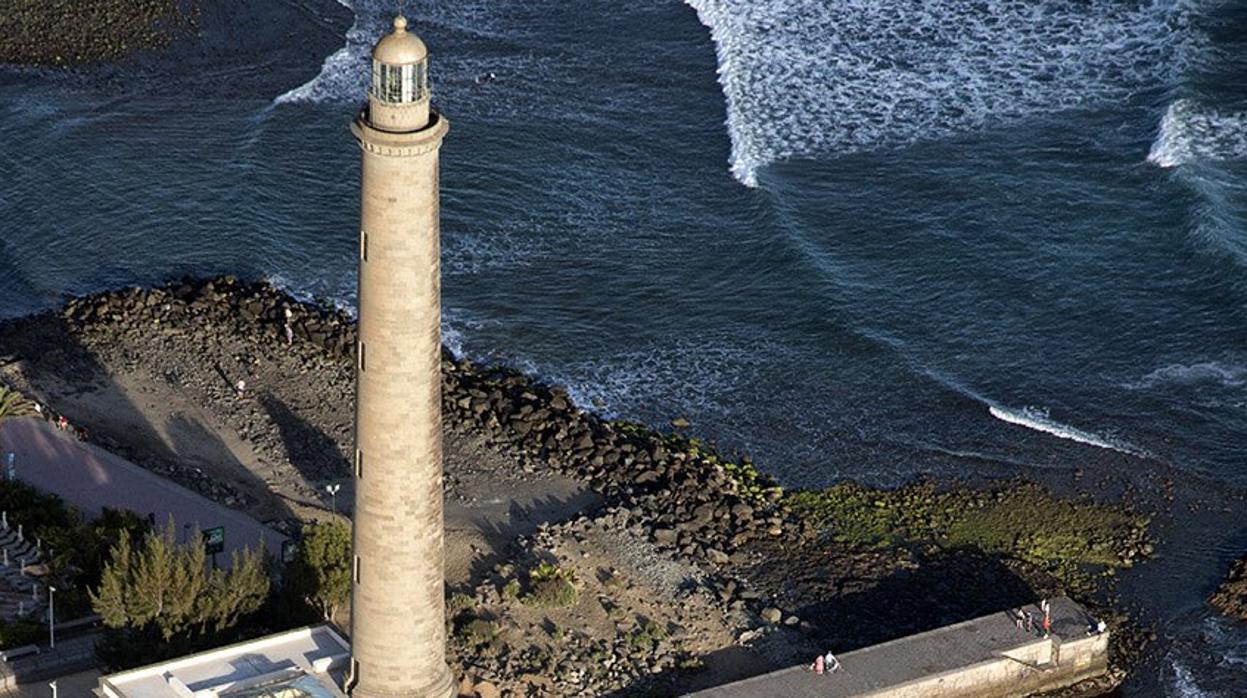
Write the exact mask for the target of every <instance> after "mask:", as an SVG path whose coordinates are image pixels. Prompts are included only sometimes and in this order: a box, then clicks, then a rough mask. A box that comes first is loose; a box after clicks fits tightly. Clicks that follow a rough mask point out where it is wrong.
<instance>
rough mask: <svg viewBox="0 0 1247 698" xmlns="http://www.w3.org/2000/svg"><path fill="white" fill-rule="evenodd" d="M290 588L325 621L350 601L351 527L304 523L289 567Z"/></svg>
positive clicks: (330, 618) (337, 523) (336, 522)
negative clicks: (297, 549) (299, 540)
mask: <svg viewBox="0 0 1247 698" xmlns="http://www.w3.org/2000/svg"><path fill="white" fill-rule="evenodd" d="M289 577H290V585H291V588H292V589H293V590H295V592H296V593H298V594H299V595H301V596H302V598H303V600H304V601H306V602H307V603H308V604H309V605H311V606H312V607H314V608H315V609H316V610H318V611H319V612H320V614H321V617H322V618H324V619H325V620H327V621H335V620H336V618H337V615H338V612H339V611H341V610H342V607H343V606H345V605H346V604H347V602H348V601H349V600H350V598H351V528H350V526H348V525H347V524H345V523H343V522H341V521H329V522H326V523H314V524H308V525H307V526H304V527H303V540H302V541H301V542H300V544H299V552H298V555H297V556H296V557H295V559H294V561H293V563H292V564H291V567H290V575H289Z"/></svg>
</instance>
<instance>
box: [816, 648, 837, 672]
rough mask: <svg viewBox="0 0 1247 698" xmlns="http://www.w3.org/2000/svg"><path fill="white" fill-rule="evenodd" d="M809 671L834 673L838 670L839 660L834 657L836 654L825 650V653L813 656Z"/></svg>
mask: <svg viewBox="0 0 1247 698" xmlns="http://www.w3.org/2000/svg"><path fill="white" fill-rule="evenodd" d="M810 671H812V672H814V673H815V674H819V675H822V674H834V673H836V672H837V671H840V660H839V659H836V655H834V654H832V653H831V650H827V654H820V655H818V656H817V657H815V658H814V663H813V664H811V665H810Z"/></svg>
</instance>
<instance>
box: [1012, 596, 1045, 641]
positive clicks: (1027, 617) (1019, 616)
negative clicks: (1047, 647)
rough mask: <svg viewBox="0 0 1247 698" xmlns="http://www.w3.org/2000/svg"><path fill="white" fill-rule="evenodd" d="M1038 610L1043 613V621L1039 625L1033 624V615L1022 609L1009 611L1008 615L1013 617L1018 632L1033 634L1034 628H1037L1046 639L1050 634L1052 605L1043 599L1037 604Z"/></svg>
mask: <svg viewBox="0 0 1247 698" xmlns="http://www.w3.org/2000/svg"><path fill="white" fill-rule="evenodd" d="M1039 610H1040V612H1041V613H1043V620H1041V621H1040V622H1039V623H1036V622H1035V614H1034V613H1032V612H1030V611H1028V610H1026V609H1024V608H1019V609H1017V610H1014V611H1010V615H1012V616H1013V622H1014V623H1015V624H1016V625H1017V628H1018V630H1024V631H1026V632H1028V633H1033V632H1035V628H1036V626H1039V627H1040V628H1042V630H1043V636H1044V637H1048V636H1049V635H1051V634H1052V605H1051V604H1049V603H1048V600H1047V599H1044V600H1042V601H1040V602H1039Z"/></svg>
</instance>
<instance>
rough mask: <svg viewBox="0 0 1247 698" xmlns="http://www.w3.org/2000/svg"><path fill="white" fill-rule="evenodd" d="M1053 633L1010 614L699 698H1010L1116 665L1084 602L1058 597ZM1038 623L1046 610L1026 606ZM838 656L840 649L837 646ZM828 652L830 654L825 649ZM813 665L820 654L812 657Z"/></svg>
mask: <svg viewBox="0 0 1247 698" xmlns="http://www.w3.org/2000/svg"><path fill="white" fill-rule="evenodd" d="M1050 604H1051V613H1052V634H1051V635H1050V636H1049V637H1044V636H1043V631H1042V629H1040V628H1039V627H1036V629H1035V630H1034V631H1031V632H1027V631H1026V630H1025V629H1022V630H1019V629H1018V628H1017V625H1016V624H1015V622H1014V620H1013V618H1012V616H1011V615H1010V612H1009V611H1007V610H1002V611H1000V612H999V613H994V614H992V615H988V616H983V617H981V618H975V619H974V620H969V621H965V622H963V623H957V624H956V625H949V626H946V627H943V628H937V629H935V630H931V631H928V632H925V633H920V634H918V635H911V636H909V637H904V638H901V639H899V640H893V641H891V642H885V643H883V644H880V645H874V646H873V647H866V648H864V649H860V650H856V651H854V652H848V653H846V654H844V655H843V656H838V659H839V660H840V665H841V668H840V670H839V671H837V672H835V673H832V674H824V675H821V676H820V675H817V674H815V673H814V672H813V671H811V670H810V669H809V667H808V666H799V667H792V668H789V669H782V670H780V671H776V672H772V673H770V674H763V675H761V676H755V677H753V678H750V679H746V680H744V681H738V682H736V683H732V684H728V685H726V686H719V687H716V688H711V689H707V690H704V691H699V692H697V693H693V694H691V696H692V697H695V698H736V697H737V696H740V697H741V698H744V697H745V696H764V695H765V696H787V697H789V698H799V697H801V696H818V697H819V698H849V697H850V696H871V697H872V698H885V697H886V698H919V697H920V696H921V697H923V698H951V697H954V696H956V697H958V698H988V697H989V696H990V697H992V698H1004V697H1008V696H1018V697H1020V696H1026V695H1030V694H1033V693H1038V692H1042V691H1049V690H1053V689H1057V688H1062V687H1065V686H1071V685H1073V684H1076V683H1079V682H1081V681H1086V680H1087V679H1091V678H1095V677H1096V676H1099V675H1101V674H1103V673H1104V672H1105V671H1106V670H1107V668H1108V638H1109V633H1108V632H1104V633H1089V631H1088V628H1089V627H1090V626H1093V625H1094V624H1095V622H1096V620H1095V619H1094V618H1092V617H1091V616H1090V615H1088V614H1087V612H1086V611H1085V610H1084V609H1083V608H1082V607H1081V606H1079V605H1078V604H1077V603H1075V602H1073V601H1071V600H1070V599H1067V598H1064V597H1061V598H1056V599H1052V600H1051V601H1050ZM1023 610H1027V611H1030V612H1031V613H1032V614H1034V615H1035V616H1036V618H1037V619H1038V620H1042V618H1043V612H1042V611H1040V609H1039V606H1038V605H1031V606H1027V607H1025V608H1024V609H1023ZM831 649H832V650H833V651H834V650H835V648H831ZM824 651H825V650H824ZM810 659H811V661H813V659H814V657H813V656H811V657H810Z"/></svg>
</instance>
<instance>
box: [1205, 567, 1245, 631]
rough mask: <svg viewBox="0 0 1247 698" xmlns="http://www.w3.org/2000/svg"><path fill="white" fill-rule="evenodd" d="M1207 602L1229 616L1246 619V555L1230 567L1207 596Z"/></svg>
mask: <svg viewBox="0 0 1247 698" xmlns="http://www.w3.org/2000/svg"><path fill="white" fill-rule="evenodd" d="M1208 603H1210V604H1212V605H1213V606H1215V607H1216V608H1217V609H1218V610H1220V611H1221V612H1222V613H1224V614H1225V615H1227V616H1229V617H1231V618H1237V619H1239V620H1247V557H1243V558H1240V559H1239V560H1238V561H1236V562H1235V563H1234V564H1233V565H1232V566H1231V567H1230V571H1229V573H1227V574H1226V575H1225V581H1223V582H1221V586H1219V587H1217V590H1216V591H1215V592H1213V594H1212V596H1211V597H1209V598H1208Z"/></svg>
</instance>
